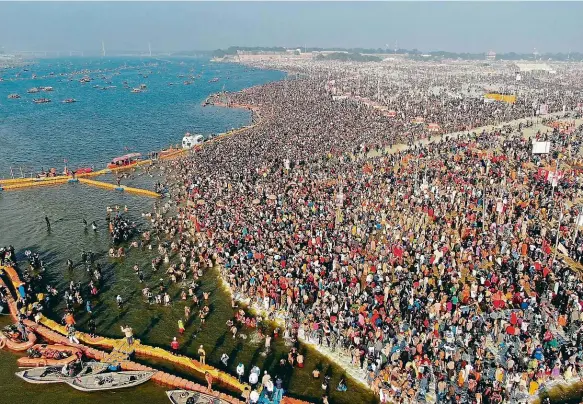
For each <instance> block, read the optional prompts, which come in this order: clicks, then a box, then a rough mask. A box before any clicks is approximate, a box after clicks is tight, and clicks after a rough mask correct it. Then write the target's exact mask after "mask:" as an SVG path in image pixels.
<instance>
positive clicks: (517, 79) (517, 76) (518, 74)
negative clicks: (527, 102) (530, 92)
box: [516, 73, 522, 81]
mask: <svg viewBox="0 0 583 404" xmlns="http://www.w3.org/2000/svg"><path fill="white" fill-rule="evenodd" d="M520 80H522V76H521V75H520V73H516V81H520Z"/></svg>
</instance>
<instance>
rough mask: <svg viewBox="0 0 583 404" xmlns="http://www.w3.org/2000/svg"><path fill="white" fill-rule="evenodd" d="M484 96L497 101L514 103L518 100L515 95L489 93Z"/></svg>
mask: <svg viewBox="0 0 583 404" xmlns="http://www.w3.org/2000/svg"><path fill="white" fill-rule="evenodd" d="M484 98H488V99H491V100H496V101H503V102H507V103H509V104H514V103H515V102H516V96H515V95H506V94H498V93H488V94H485V95H484Z"/></svg>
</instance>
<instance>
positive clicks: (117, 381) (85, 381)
mask: <svg viewBox="0 0 583 404" xmlns="http://www.w3.org/2000/svg"><path fill="white" fill-rule="evenodd" d="M154 373H155V372H141V371H125V372H117V373H105V374H99V375H88V376H80V377H76V378H74V379H73V380H67V384H68V385H69V386H71V387H73V388H74V389H76V390H80V391H85V392H91V391H104V390H116V389H123V388H128V387H134V386H138V385H140V384H142V383H145V382H147V381H148V380H150V379H151V378H152V376H154Z"/></svg>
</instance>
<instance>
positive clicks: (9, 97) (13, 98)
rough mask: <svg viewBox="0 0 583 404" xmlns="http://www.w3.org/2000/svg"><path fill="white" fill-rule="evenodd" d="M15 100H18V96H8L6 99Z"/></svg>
mask: <svg viewBox="0 0 583 404" xmlns="http://www.w3.org/2000/svg"><path fill="white" fill-rule="evenodd" d="M17 98H20V95H18V94H8V99H9V100H16V99H17Z"/></svg>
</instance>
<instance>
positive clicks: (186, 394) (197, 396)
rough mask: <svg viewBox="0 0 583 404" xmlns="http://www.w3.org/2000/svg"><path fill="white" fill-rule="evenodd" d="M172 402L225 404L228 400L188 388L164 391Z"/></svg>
mask: <svg viewBox="0 0 583 404" xmlns="http://www.w3.org/2000/svg"><path fill="white" fill-rule="evenodd" d="M166 395H167V396H168V398H169V399H170V402H171V403H172V404H227V403H228V401H225V400H221V399H220V398H217V397H214V396H211V395H208V394H205V393H201V392H198V391H190V390H170V391H167V392H166Z"/></svg>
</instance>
